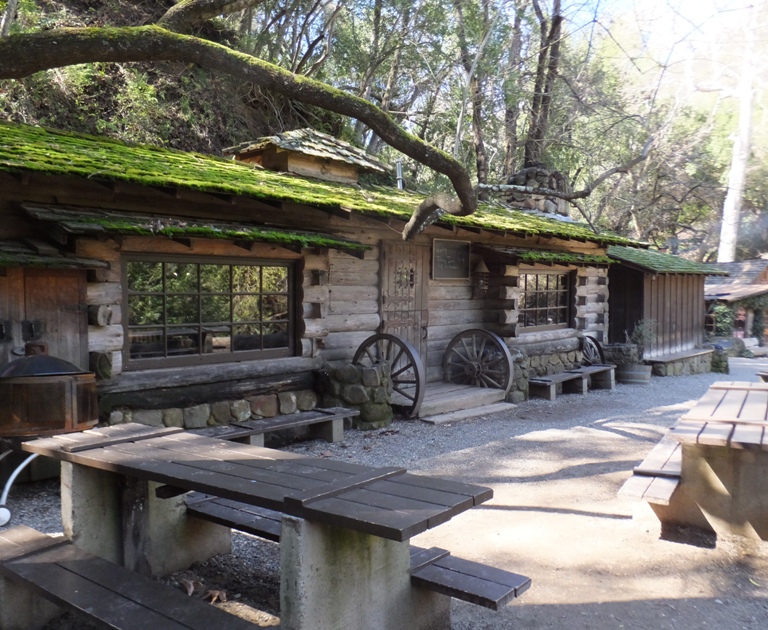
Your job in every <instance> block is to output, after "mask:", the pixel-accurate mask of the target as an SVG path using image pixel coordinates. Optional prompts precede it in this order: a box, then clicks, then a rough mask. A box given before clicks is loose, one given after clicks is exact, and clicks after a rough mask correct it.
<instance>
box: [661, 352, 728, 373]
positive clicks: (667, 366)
mask: <svg viewBox="0 0 768 630" xmlns="http://www.w3.org/2000/svg"><path fill="white" fill-rule="evenodd" d="M713 354H714V353H713V352H707V353H706V354H699V355H696V356H693V357H686V358H684V359H678V360H677V361H669V362H668V363H653V364H652V365H653V375H654V376H686V375H689V374H707V373H708V372H712V357H713ZM726 369H727V364H726Z"/></svg>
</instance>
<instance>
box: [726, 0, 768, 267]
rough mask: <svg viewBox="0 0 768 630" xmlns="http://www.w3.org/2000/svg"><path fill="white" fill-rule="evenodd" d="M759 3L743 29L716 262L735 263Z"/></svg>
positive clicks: (748, 145)
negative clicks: (735, 114) (735, 115)
mask: <svg viewBox="0 0 768 630" xmlns="http://www.w3.org/2000/svg"><path fill="white" fill-rule="evenodd" d="M759 5H760V3H759V2H755V3H754V4H753V5H752V15H751V16H750V19H749V20H747V25H746V26H745V30H746V31H747V32H746V45H745V47H744V58H743V60H742V66H741V76H740V78H739V128H738V134H737V136H736V140H735V141H734V143H733V152H732V153H731V168H730V171H729V172H728V192H727V193H726V195H725V201H724V202H723V223H722V226H721V228H720V246H719V247H718V250H717V262H733V261H734V260H736V241H737V240H738V236H739V220H740V218H741V198H742V195H743V194H744V185H745V182H746V179H747V165H748V163H749V147H750V134H751V132H752V101H753V100H754V85H753V84H754V76H755V63H756V60H755V55H754V49H755V27H754V25H755V24H756V23H757V18H758V8H759Z"/></svg>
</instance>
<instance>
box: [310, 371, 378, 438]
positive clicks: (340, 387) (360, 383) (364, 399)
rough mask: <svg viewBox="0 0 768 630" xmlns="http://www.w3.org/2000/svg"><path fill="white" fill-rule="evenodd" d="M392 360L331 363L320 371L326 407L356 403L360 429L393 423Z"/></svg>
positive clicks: (322, 393)
mask: <svg viewBox="0 0 768 630" xmlns="http://www.w3.org/2000/svg"><path fill="white" fill-rule="evenodd" d="M390 374H391V370H390V366H389V364H388V363H380V364H378V365H375V366H373V367H364V366H361V365H339V366H336V367H331V366H330V365H329V366H327V367H326V368H325V369H323V370H320V371H319V374H318V376H319V378H318V381H319V382H318V385H319V389H320V392H321V397H322V406H323V407H352V408H354V409H359V410H360V415H359V416H357V417H356V418H353V420H352V425H353V426H354V427H355V428H356V429H363V430H369V429H380V428H383V427H386V426H389V425H390V424H392V406H391V404H390V400H391V397H392V378H391V376H390Z"/></svg>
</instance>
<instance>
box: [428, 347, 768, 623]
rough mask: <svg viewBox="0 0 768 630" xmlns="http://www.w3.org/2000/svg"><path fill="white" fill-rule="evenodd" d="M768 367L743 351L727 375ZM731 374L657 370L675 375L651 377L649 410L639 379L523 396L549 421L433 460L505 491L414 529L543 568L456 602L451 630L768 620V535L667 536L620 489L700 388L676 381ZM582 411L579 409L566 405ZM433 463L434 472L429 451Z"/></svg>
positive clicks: (509, 565)
mask: <svg viewBox="0 0 768 630" xmlns="http://www.w3.org/2000/svg"><path fill="white" fill-rule="evenodd" d="M764 367H765V363H764V362H760V363H758V362H755V361H741V362H740V361H738V360H737V361H733V362H732V374H731V376H729V377H727V378H728V379H734V380H736V379H743V380H756V379H755V376H754V372H755V371H756V369H758V368H760V369H763V368H764ZM710 376H711V378H710ZM722 378H723V377H722V376H717V375H706V377H695V378H682V379H658V381H668V382H667V383H663V384H662V383H659V382H657V383H656V384H654V385H652V386H649V387H652V388H653V392H652V394H653V395H654V396H657V397H658V402H659V403H661V404H657V405H653V406H650V407H648V408H646V410H645V411H644V412H642V413H641V414H639V415H638V414H634V413H632V412H631V411H630V412H629V413H627V410H628V409H629V408H630V405H629V402H630V401H629V400H628V399H627V398H626V397H627V396H631V395H632V391H631V390H630V388H626V390H625V391H622V390H621V389H620V390H619V391H618V393H615V392H614V393H612V394H611V395H604V396H599V397H597V396H593V395H592V394H590V396H588V397H587V398H585V399H583V400H582V401H579V402H576V401H574V400H573V399H568V397H562V398H560V399H559V400H558V401H555V402H554V403H548V404H547V405H524V406H521V407H519V408H518V409H517V410H516V411H517V414H518V415H520V416H524V417H526V419H529V418H535V417H537V416H538V417H540V419H541V423H542V427H541V429H540V430H533V431H529V432H527V433H524V434H522V435H515V436H514V437H509V438H505V437H503V436H500V439H499V440H496V441H493V442H489V443H486V444H483V445H480V446H476V447H473V448H470V449H466V450H463V451H461V452H457V453H454V454H453V455H451V456H450V459H449V461H448V462H446V461H440V463H439V465H438V464H436V465H435V468H437V469H439V473H440V474H441V475H442V476H450V477H454V478H463V479H465V480H467V481H473V482H477V483H481V484H485V485H490V486H492V487H493V488H494V492H495V496H494V498H493V500H492V501H490V502H489V503H487V504H485V505H484V506H482V507H480V508H479V509H474V510H470V511H469V512H467V513H465V514H462V515H460V516H459V517H457V518H455V519H453V520H452V521H451V522H450V523H448V524H446V525H444V526H441V527H439V528H437V529H435V530H432V531H431V532H429V533H428V534H424V535H422V536H421V537H419V539H418V540H417V541H416V542H417V543H418V544H430V545H437V546H443V547H445V548H447V549H451V550H452V552H453V553H454V554H455V555H457V556H462V557H466V558H472V559H477V560H481V561H486V562H488V563H489V564H494V565H496V566H500V567H503V568H506V569H508V570H512V571H516V572H519V573H522V574H524V575H528V576H530V577H531V578H532V579H533V586H532V588H531V589H530V591H528V592H527V593H526V594H525V595H524V596H523V597H522V598H521V599H520V600H519V602H518V603H515V604H512V605H510V606H507V607H506V608H505V609H504V610H503V611H501V612H491V611H485V610H483V609H480V608H478V607H477V606H471V605H467V604H463V603H460V602H459V603H457V604H456V605H455V607H454V624H453V627H454V630H459V629H470V628H471V629H473V630H480V629H482V628H493V629H506V628H526V629H529V628H564V629H565V628H567V629H568V630H575V629H581V628H584V629H587V628H590V629H591V628H647V629H651V628H654V629H655V628H659V629H663V628H680V629H689V628H727V629H730V628H767V627H768V545H766V544H764V543H763V544H753V545H746V544H743V543H736V542H732V541H722V540H720V541H718V542H717V546H716V547H715V548H706V547H701V546H694V545H691V544H682V543H678V542H670V541H667V540H661V539H660V538H659V536H658V531H657V529H656V527H655V519H649V521H648V523H649V524H650V525H651V527H646V528H643V527H641V526H640V525H638V523H637V522H635V521H633V520H632V513H633V509H634V508H635V505H634V504H633V502H631V501H627V500H623V499H620V498H618V497H617V494H616V493H617V490H618V489H619V487H620V486H621V484H622V483H623V482H624V480H625V479H626V478H627V477H628V474H629V471H630V470H631V468H632V467H633V466H635V465H636V464H637V463H638V462H639V461H640V460H642V459H643V458H644V457H645V454H647V452H648V450H650V448H651V446H652V445H653V443H654V442H655V441H656V440H657V439H658V438H659V436H660V435H661V434H662V433H663V431H664V430H665V429H666V427H668V426H669V425H671V424H672V423H673V422H674V421H675V419H676V418H677V417H679V415H680V414H681V412H682V411H684V410H685V409H687V408H689V407H690V406H691V405H692V404H693V402H695V400H696V399H697V398H698V395H700V394H698V393H697V392H696V391H694V392H693V393H694V397H692V398H685V396H682V397H681V395H680V394H681V392H676V391H675V389H677V388H676V387H673V385H674V381H679V384H680V385H681V386H682V385H685V386H691V387H692V388H693V389H694V390H696V389H697V388H699V387H704V388H706V386H708V384H709V382H711V381H715V380H720V379H722ZM655 380H656V379H655ZM699 381H700V382H699ZM662 385H664V387H661V386H662ZM632 389H633V390H637V387H635V388H632ZM704 391H705V389H704ZM649 393H651V392H649ZM701 393H703V391H701ZM644 394H645V393H643V395H644ZM637 395H641V394H640V393H638V394H637ZM675 399H677V402H672V403H671V404H665V403H666V402H667V401H670V400H671V401H674V400H675ZM582 402H583V404H582ZM574 412H576V413H578V416H579V417H578V419H576V420H571V419H569V418H572V417H573V414H574ZM510 420H512V419H511V418H510ZM500 433H503V431H500ZM422 470H423V471H425V472H429V471H430V463H429V462H426V463H425V465H424V466H423V467H422ZM451 470H452V472H450V471H451ZM446 473H448V474H446ZM767 482H768V480H767ZM698 542H699V543H702V542H708V541H706V540H704V541H702V540H699V541H698Z"/></svg>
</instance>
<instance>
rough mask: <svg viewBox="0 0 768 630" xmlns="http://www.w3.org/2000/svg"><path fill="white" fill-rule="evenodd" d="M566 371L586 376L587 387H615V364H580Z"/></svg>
mask: <svg viewBox="0 0 768 630" xmlns="http://www.w3.org/2000/svg"><path fill="white" fill-rule="evenodd" d="M566 371H567V372H569V373H571V374H581V375H583V376H586V377H587V386H588V387H589V389H615V388H616V366H615V365H612V364H610V363H602V364H595V365H582V366H581V367H578V368H575V369H573V370H566Z"/></svg>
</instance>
